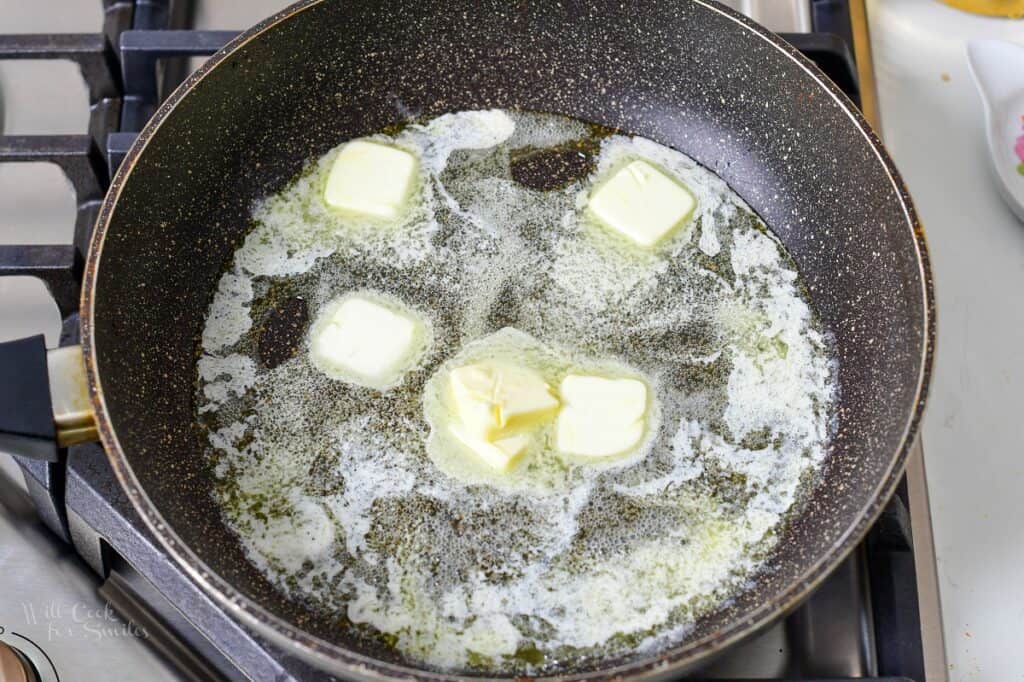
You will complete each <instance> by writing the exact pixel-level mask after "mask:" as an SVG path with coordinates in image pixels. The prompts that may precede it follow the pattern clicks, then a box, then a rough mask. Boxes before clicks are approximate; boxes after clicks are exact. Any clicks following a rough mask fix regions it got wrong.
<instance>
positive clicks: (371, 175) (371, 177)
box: [324, 140, 417, 219]
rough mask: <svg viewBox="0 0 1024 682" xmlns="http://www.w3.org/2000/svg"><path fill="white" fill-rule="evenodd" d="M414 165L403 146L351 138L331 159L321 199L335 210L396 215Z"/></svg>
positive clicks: (410, 182)
mask: <svg viewBox="0 0 1024 682" xmlns="http://www.w3.org/2000/svg"><path fill="white" fill-rule="evenodd" d="M416 166H417V161H416V157H415V156H413V155H412V154H410V153H409V152H407V151H405V150H404V149H399V148H398V147H392V146H390V145H386V144H381V143H379V142H370V141H368V140H353V141H352V142H349V143H348V144H346V145H345V146H344V147H342V149H341V151H340V152H339V153H338V156H337V158H335V160H334V165H333V166H332V167H331V172H330V175H328V176H327V188H326V189H325V190H324V201H326V202H327V205H328V206H330V207H332V208H335V209H337V210H339V211H347V212H351V213H358V214H362V215H368V216H373V217H376V218H384V219H393V218H397V217H398V216H399V215H400V214H401V212H402V209H403V208H404V207H405V204H406V202H407V201H408V199H409V194H410V193H411V191H412V187H413V184H414V182H413V181H414V178H415V175H416Z"/></svg>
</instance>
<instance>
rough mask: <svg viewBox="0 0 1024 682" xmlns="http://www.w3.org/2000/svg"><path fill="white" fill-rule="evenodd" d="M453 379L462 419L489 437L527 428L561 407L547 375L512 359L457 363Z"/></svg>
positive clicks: (470, 427)
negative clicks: (515, 363)
mask: <svg viewBox="0 0 1024 682" xmlns="http://www.w3.org/2000/svg"><path fill="white" fill-rule="evenodd" d="M450 381H451V389H452V397H453V398H454V402H455V409H456V412H457V413H458V417H459V420H460V421H461V422H462V424H463V425H464V426H465V427H466V429H468V430H469V432H470V433H472V434H475V435H477V436H480V437H482V438H486V439H491V438H493V437H495V436H498V435H501V434H504V433H509V432H511V431H515V430H519V429H522V428H526V427H528V426H530V425H532V424H533V423H535V422H537V421H539V420H541V419H543V418H544V417H545V416H547V415H549V414H550V413H551V412H552V411H554V410H555V408H557V407H558V399H557V398H555V396H553V395H551V389H550V388H549V387H548V385H547V383H546V382H545V381H544V379H543V377H541V376H540V375H539V374H537V373H536V372H534V371H533V370H531V369H529V368H526V367H520V366H518V365H513V364H511V363H503V362H483V363H479V364H475V365H467V366H465V367H457V368H456V369H453V370H452V372H451V375H450Z"/></svg>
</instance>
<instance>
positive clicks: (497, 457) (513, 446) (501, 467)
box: [448, 424, 530, 473]
mask: <svg viewBox="0 0 1024 682" xmlns="http://www.w3.org/2000/svg"><path fill="white" fill-rule="evenodd" d="M448 429H449V430H450V431H451V433H452V435H453V436H455V437H456V438H458V439H459V442H461V443H462V444H463V445H465V446H466V447H467V448H469V449H470V450H472V451H473V452H474V454H476V455H477V456H478V457H479V458H480V459H482V460H483V461H484V463H485V464H487V465H488V466H490V467H491V468H492V469H496V470H497V471H500V472H502V473H505V472H508V471H511V470H512V469H513V468H515V466H516V465H517V464H519V460H521V459H522V458H523V455H524V454H525V453H526V446H527V445H528V444H529V443H530V438H529V436H527V435H526V434H516V435H514V436H506V437H505V438H498V439H497V440H495V441H493V442H492V441H489V440H486V439H484V438H480V437H478V436H474V435H473V434H471V433H470V432H469V431H468V430H467V429H465V428H463V427H462V426H461V425H458V424H452V425H451V426H449V427H448Z"/></svg>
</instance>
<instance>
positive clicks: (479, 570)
mask: <svg viewBox="0 0 1024 682" xmlns="http://www.w3.org/2000/svg"><path fill="white" fill-rule="evenodd" d="M373 139H375V141H377V142H378V143H382V144H389V145H394V146H397V147H400V148H403V149H408V150H411V153H413V154H415V155H416V156H417V157H418V158H419V159H420V167H421V169H422V172H421V179H420V181H419V183H418V191H416V192H415V193H414V194H415V196H414V199H413V201H412V203H413V207H412V208H411V209H409V210H408V212H407V213H405V214H403V215H402V216H400V217H399V218H398V219H396V220H395V221H393V222H385V223H381V222H380V221H379V220H371V221H369V222H367V221H366V220H365V219H360V218H358V217H355V216H351V215H347V214H338V213H335V212H333V211H331V210H330V209H329V208H328V207H327V206H326V205H325V204H324V203H323V199H322V196H323V191H324V186H325V185H326V177H327V175H328V173H329V170H330V167H331V165H332V163H334V161H335V159H336V158H337V156H338V152H339V149H341V148H343V146H342V147H339V148H336V149H334V150H332V151H330V152H328V153H327V154H326V155H325V156H324V157H323V158H321V159H319V160H314V161H313V162H312V163H311V164H310V166H309V167H308V169H307V170H306V171H304V172H303V174H302V176H301V177H300V178H299V179H298V180H297V181H296V182H294V183H292V184H290V185H289V186H288V187H286V188H285V190H284V191H282V192H281V193H279V194H277V195H274V196H273V197H268V198H266V199H264V200H261V201H259V202H257V203H256V206H255V208H254V223H255V226H254V228H253V231H252V232H250V233H249V235H248V236H247V237H246V239H245V242H244V244H243V245H242V247H241V248H240V249H239V250H238V251H237V252H236V253H235V257H234V259H233V262H232V264H231V267H230V268H229V269H228V271H227V272H226V273H225V274H224V275H223V276H222V277H221V278H220V281H219V283H218V287H217V291H216V293H215V295H214V296H213V302H212V304H211V306H210V310H209V313H208V317H207V321H206V324H205V326H204V329H203V335H202V342H201V346H202V349H201V351H200V355H201V357H200V360H199V369H198V373H199V382H198V392H197V399H196V403H197V420H198V421H199V423H201V424H203V426H204V428H205V429H208V432H207V442H206V450H207V452H208V455H209V456H210V458H211V463H212V465H213V471H214V478H215V480H216V486H215V494H216V496H217V499H218V502H219V504H221V505H222V506H223V507H224V509H225V512H226V517H227V522H228V524H229V525H230V526H231V527H232V528H233V529H234V530H235V532H236V533H237V534H238V535H239V537H240V538H241V540H242V541H243V544H244V545H245V547H246V550H247V552H248V555H249V557H250V559H251V560H252V561H253V562H254V563H255V564H256V565H257V566H258V567H259V568H260V570H261V571H262V572H263V573H264V574H266V575H267V576H268V577H269V578H270V579H271V580H272V581H273V582H274V583H275V584H276V585H277V586H278V587H279V588H280V589H281V590H282V591H283V592H284V593H285V594H287V595H288V596H289V597H290V598H292V599H295V600H298V601H300V602H302V603H307V604H309V605H310V606H311V607H312V608H318V609H320V610H321V611H322V612H324V613H326V614H331V615H334V616H336V617H338V619H339V622H340V623H345V621H348V622H347V624H346V625H347V627H348V628H349V629H350V630H351V631H353V632H354V633H357V634H365V635H366V636H367V637H369V638H374V639H376V640H378V641H381V642H384V643H385V644H387V645H390V646H392V647H393V648H394V649H395V650H396V651H397V652H398V653H400V654H402V655H404V656H405V657H406V658H408V659H410V660H411V661H412V662H414V663H417V664H419V665H427V666H430V667H434V668H439V669H442V670H460V671H467V670H472V671H478V672H491V673H495V672H506V673H507V672H514V673H516V674H530V675H537V674H539V673H549V672H556V671H558V670H562V669H566V668H571V667H574V666H575V665H578V661H580V660H581V659H596V658H600V657H605V658H607V657H610V656H622V655H626V654H629V653H631V652H632V651H634V650H641V651H646V652H655V651H658V650H659V649H663V648H664V647H665V646H666V645H668V644H670V643H672V642H674V641H677V640H679V639H680V638H681V637H682V636H683V634H684V633H685V632H686V631H687V630H688V629H690V628H692V626H693V623H694V622H695V621H696V620H697V618H698V617H699V616H701V615H703V614H705V613H708V612H711V611H713V610H714V609H715V608H716V607H717V606H719V605H720V604H721V602H723V601H724V600H725V599H726V598H727V597H729V596H731V594H733V593H734V592H735V591H737V590H738V589H740V588H741V587H742V585H743V584H744V583H745V582H746V581H747V580H749V579H750V578H751V577H752V574H753V573H754V571H755V570H756V568H757V566H758V565H759V564H760V563H762V562H763V560H764V557H766V556H767V555H768V554H769V552H770V551H771V548H772V545H773V544H774V541H775V540H776V539H777V537H778V534H779V532H780V530H781V528H782V526H783V522H784V520H785V519H786V518H787V517H788V515H789V514H790V512H791V509H792V508H793V507H794V506H795V505H796V500H797V497H798V494H799V493H800V492H801V490H802V487H801V484H803V485H804V487H806V486H808V485H811V482H812V480H813V479H814V478H815V474H816V472H817V470H818V467H819V466H820V464H821V462H822V460H823V459H824V457H825V452H826V448H827V443H828V436H829V425H830V424H831V423H832V419H831V417H832V407H833V400H834V393H835V385H834V376H835V373H836V369H835V367H834V365H833V363H832V362H831V360H830V357H829V348H828V343H827V341H826V338H825V335H824V334H823V333H822V331H821V328H820V324H819V323H818V321H817V320H816V318H815V316H814V315H813V312H812V311H811V309H810V306H809V305H808V301H807V296H806V291H803V290H802V289H801V286H800V283H799V280H798V278H797V272H796V266H795V264H794V263H793V262H792V260H791V259H790V258H789V257H788V256H787V255H786V254H785V252H784V250H783V248H782V247H781V245H780V244H779V243H778V242H777V241H776V240H775V239H774V238H773V237H772V236H771V234H770V233H769V232H768V230H767V228H766V227H765V226H764V224H763V223H761V221H760V220H758V219H757V217H756V216H755V215H754V214H753V213H752V212H751V211H750V209H749V207H748V206H746V205H745V204H744V203H743V202H742V200H740V199H739V198H738V197H737V196H736V195H735V194H734V193H732V192H731V191H730V190H729V189H728V187H727V186H726V185H725V184H724V183H723V182H722V181H721V180H719V179H718V178H716V177H715V176H714V175H713V174H711V173H709V172H708V171H707V170H705V169H703V168H700V167H699V166H697V165H696V164H695V163H694V162H693V161H692V160H691V159H689V158H687V157H686V156H685V155H683V154H680V153H679V152H676V151H674V150H670V149H668V148H666V147H663V146H661V145H657V144H655V143H653V142H651V141H649V140H645V139H641V138H631V137H628V136H623V135H614V134H611V131H605V130H601V129H599V128H596V127H595V126H592V125H587V124H584V123H581V122H579V121H574V120H572V119H568V118H565V117H559V116H553V115H541V114H532V113H525V112H505V111H501V110H490V111H470V112H461V113H455V114H446V115H444V116H441V117H438V118H435V119H433V120H431V121H427V122H424V123H423V124H415V125H411V126H408V127H407V128H406V129H404V130H403V131H401V132H400V133H398V134H396V135H378V136H375V137H374V138H373ZM566 154H568V156H566ZM566 159H569V160H570V161H571V162H572V163H573V164H574V166H573V167H574V168H575V174H574V177H567V176H569V175H570V174H569V173H568V172H567V170H566V168H565V164H566V163H568V161H566ZM637 159H644V160H645V161H646V162H650V163H655V164H657V165H658V166H659V167H660V168H663V169H665V172H668V173H671V174H672V176H674V177H677V178H679V180H680V181H681V182H682V183H683V184H684V185H685V186H686V187H688V188H689V190H690V191H692V192H693V193H694V195H695V196H696V198H697V209H696V211H695V215H694V217H693V218H692V220H691V221H689V222H688V223H687V224H685V225H684V226H682V227H680V228H679V230H678V231H677V232H676V233H674V234H673V235H672V236H670V237H669V238H667V239H666V240H665V241H664V242H663V243H659V244H658V245H657V246H656V247H655V248H653V249H641V248H637V247H634V246H631V245H630V244H629V243H628V242H627V241H626V240H624V239H621V238H619V239H617V238H615V237H614V235H613V234H611V233H609V232H607V230H603V229H601V228H600V227H599V226H598V225H596V224H594V223H593V221H592V219H590V218H589V217H588V214H587V213H586V212H585V211H584V210H582V209H581V208H580V207H581V206H582V204H583V203H584V202H585V201H586V196H587V193H588V192H590V191H592V190H593V188H594V187H595V183H599V182H600V180H601V178H603V177H607V175H608V174H610V173H613V172H615V171H616V170H617V169H620V168H623V167H624V165H625V164H628V163H630V162H631V161H635V160H637ZM545 166H546V168H545ZM545 170H546V171H547V172H545ZM570 170H571V169H570ZM527 171H530V172H531V177H529V178H527V177H525V175H526V174H527ZM516 178H518V180H517V179H516ZM559 180H561V181H560V182H559ZM526 183H530V184H526ZM538 185H539V186H542V187H544V189H543V190H537V189H536V186H538ZM368 289H370V290H373V291H374V295H375V296H386V297H388V299H389V300H392V301H400V304H401V305H403V306H408V307H409V308H411V309H413V310H415V311H416V314H417V315H418V316H420V317H422V319H424V320H425V321H426V323H427V327H428V332H427V333H426V334H425V336H426V338H427V339H428V340H427V349H426V351H425V356H424V357H423V358H422V359H421V360H420V361H419V364H418V365H417V366H416V367H414V368H413V369H412V370H410V371H409V372H408V373H407V374H406V376H404V377H403V378H402V380H401V382H400V383H399V384H398V385H396V386H392V387H390V388H387V389H385V390H379V389H376V388H365V387H362V386H359V385H358V384H354V383H351V382H350V381H346V380H345V379H338V378H332V377H330V376H327V375H325V374H324V373H323V372H322V371H321V370H320V369H318V367H317V365H316V364H315V363H314V362H312V361H311V359H310V354H309V351H308V345H309V344H308V341H307V338H308V336H309V334H310V332H309V327H310V325H309V320H310V319H311V318H314V317H318V316H320V315H321V314H322V311H323V310H324V309H325V308H327V307H328V306H329V305H330V302H331V301H332V300H334V299H336V298H337V297H339V296H343V295H349V294H352V293H354V292H364V294H365V292H366V291H367V290H368ZM296 308H301V309H302V310H304V311H305V312H304V313H303V314H302V315H300V316H299V317H301V319H302V320H304V321H305V323H303V322H298V321H295V320H293V321H291V322H290V323H289V326H288V327H287V329H288V330H290V334H291V336H292V338H291V339H284V338H283V334H282V332H280V331H278V328H279V327H280V324H281V323H280V320H281V317H282V315H284V314H285V311H290V310H293V309H296ZM268 336H270V337H272V338H271V339H269V340H268ZM268 343H274V344H276V345H277V348H276V350H277V351H278V354H276V355H274V356H273V357H272V358H268V352H267V350H266V346H267V344H268ZM282 346H283V347H284V348H282ZM288 349H290V352H289V353H285V352H284V351H285V350H288ZM502 357H504V358H507V359H509V360H511V361H512V362H527V363H528V364H530V366H532V367H533V368H534V369H536V370H538V371H539V372H541V373H542V374H543V375H544V378H545V379H546V380H547V381H548V382H549V385H550V386H552V387H554V388H555V389H556V390H557V387H558V386H559V385H560V383H561V378H562V377H564V376H565V375H566V374H567V373H578V372H583V373H589V372H593V373H597V374H599V375H606V376H609V375H610V376H642V377H645V379H644V381H645V383H646V385H647V393H648V395H649V396H650V398H649V401H650V407H649V409H648V410H647V414H646V416H645V423H646V425H647V428H646V432H647V435H646V438H645V439H644V442H642V443H641V444H640V446H639V447H638V448H637V449H636V450H635V451H634V452H632V453H631V454H629V455H628V456H626V457H623V458H619V459H612V460H608V459H599V460H597V461H589V462H588V461H586V460H582V461H581V460H579V459H573V458H572V457H567V456H565V455H564V454H561V453H559V452H557V449H556V448H555V447H554V441H555V437H554V430H553V424H552V423H548V424H547V425H546V426H544V427H543V428H542V429H541V432H540V433H539V434H536V435H535V436H534V438H533V441H534V444H533V446H531V448H530V450H531V452H530V454H528V455H527V457H526V461H525V462H523V463H522V464H520V465H519V466H517V467H516V468H514V469H513V470H512V471H510V472H508V473H506V474H495V473H494V472H493V470H490V469H488V468H487V467H486V466H476V464H475V463H476V460H474V459H473V458H472V457H471V456H470V457H469V458H468V459H467V454H468V453H466V452H465V451H464V450H463V449H462V446H460V444H459V442H458V441H457V440H455V439H453V438H452V437H451V436H450V435H449V431H448V429H447V424H448V423H449V422H450V416H449V415H448V414H447V413H446V409H445V407H444V406H445V403H446V400H447V398H446V396H447V395H448V393H447V391H448V386H447V383H446V380H447V376H448V375H447V372H448V371H449V370H450V369H451V368H452V367H457V366H460V365H464V364H467V363H470V362H474V361H480V360H495V359H498V358H502Z"/></svg>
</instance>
